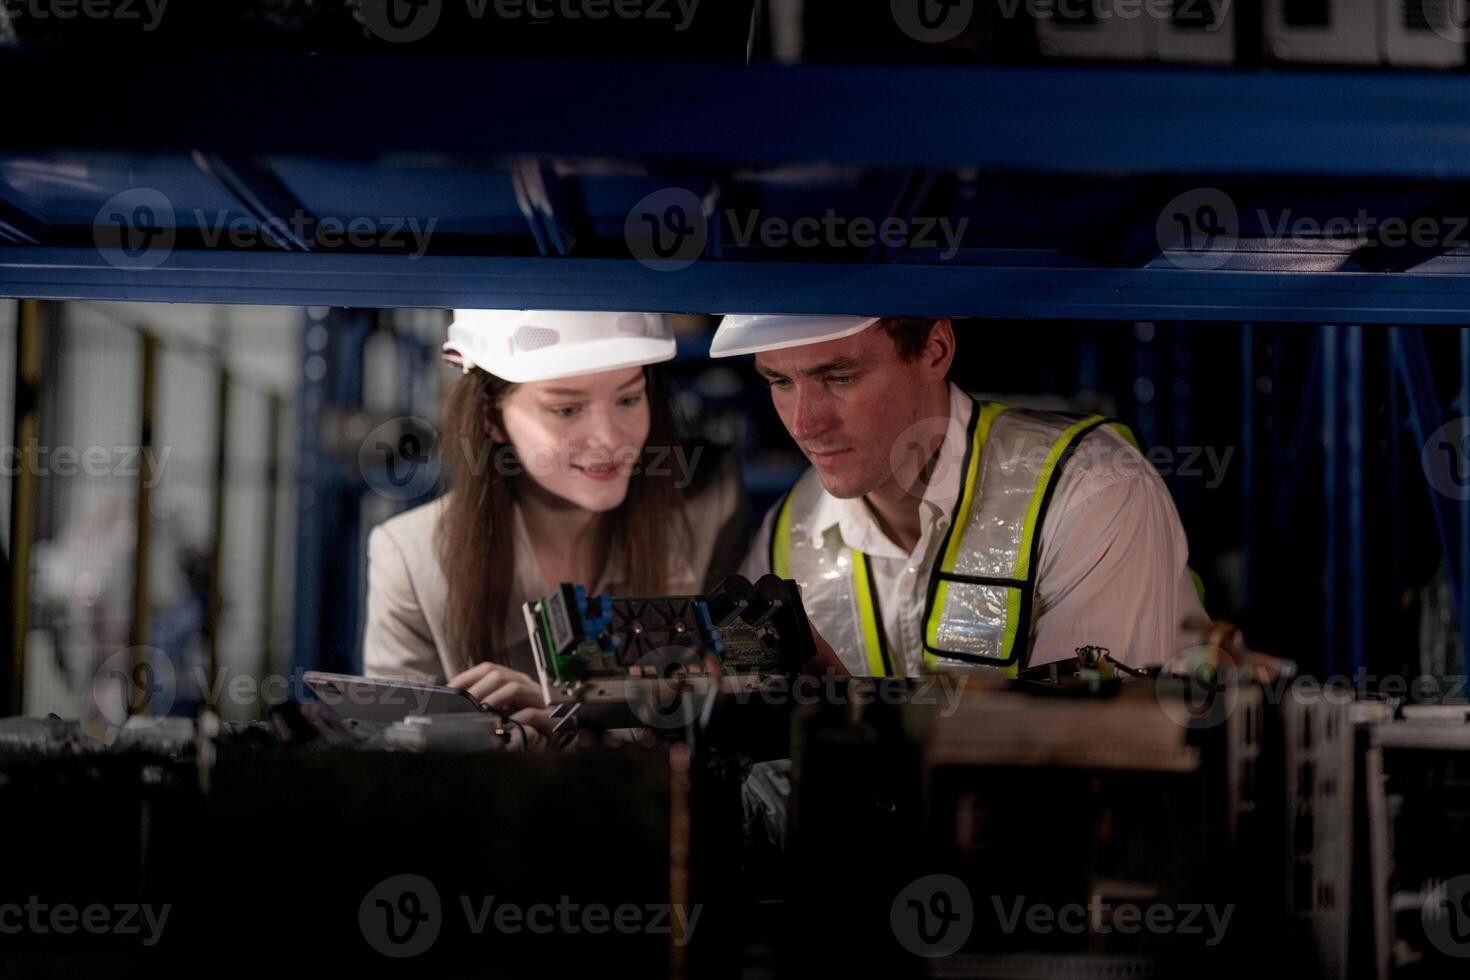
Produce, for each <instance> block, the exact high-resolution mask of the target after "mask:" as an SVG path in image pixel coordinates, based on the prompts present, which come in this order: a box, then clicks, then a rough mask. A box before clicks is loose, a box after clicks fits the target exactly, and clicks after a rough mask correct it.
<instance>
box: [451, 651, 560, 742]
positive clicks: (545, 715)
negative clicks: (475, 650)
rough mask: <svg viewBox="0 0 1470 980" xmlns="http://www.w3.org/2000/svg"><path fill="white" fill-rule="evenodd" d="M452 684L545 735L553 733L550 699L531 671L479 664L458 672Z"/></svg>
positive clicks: (515, 720)
mask: <svg viewBox="0 0 1470 980" xmlns="http://www.w3.org/2000/svg"><path fill="white" fill-rule="evenodd" d="M449 686H450V687H458V688H463V689H464V690H466V691H468V692H469V694H470V697H472V698H474V699H475V700H476V701H479V702H480V703H481V704H485V705H489V706H490V707H492V708H494V709H495V710H496V711H499V712H500V713H501V714H503V715H505V716H506V717H508V718H510V720H511V721H514V722H516V723H517V724H520V725H526V726H528V727H530V728H532V729H535V731H536V732H538V733H539V734H540V735H541V736H542V737H544V738H549V737H550V736H551V729H552V725H553V722H552V720H551V712H549V711H547V710H546V699H545V698H543V697H542V696H541V685H540V684H538V683H537V682H536V681H535V680H533V679H532V678H531V677H530V676H529V675H528V674H523V673H521V672H520V671H519V670H512V669H511V668H509V667H505V666H502V665H501V664H492V663H483V664H476V665H475V666H473V667H471V668H470V669H469V670H466V671H464V672H462V673H459V674H456V675H455V676H454V679H453V680H451V681H450V682H449Z"/></svg>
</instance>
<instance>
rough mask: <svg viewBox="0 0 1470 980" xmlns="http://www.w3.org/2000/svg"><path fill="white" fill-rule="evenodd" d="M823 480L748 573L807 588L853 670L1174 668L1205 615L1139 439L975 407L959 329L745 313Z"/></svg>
mask: <svg viewBox="0 0 1470 980" xmlns="http://www.w3.org/2000/svg"><path fill="white" fill-rule="evenodd" d="M710 353H711V355H712V356H714V357H731V356H735V355H739V354H755V355H756V358H755V366H756V370H757V371H759V372H760V373H761V374H762V375H763V376H764V377H765V378H766V379H767V381H769V382H770V386H771V397H772V400H773V401H774V403H775V406H776V411H777V413H778V414H779V415H780V416H781V421H782V422H783V423H785V425H786V429H787V431H788V432H790V433H791V436H792V438H793V439H795V440H796V442H797V444H798V445H799V446H800V447H801V450H802V452H803V453H805V454H806V456H807V459H809V460H810V461H811V463H812V466H811V468H810V469H809V470H808V471H807V472H806V473H805V474H804V475H803V476H802V477H801V479H800V480H798V481H797V484H796V486H795V487H793V488H792V490H791V491H790V492H789V493H788V494H787V495H786V497H785V498H783V499H782V500H781V501H780V502H779V503H778V504H777V506H775V507H773V508H772V509H771V511H770V513H768V514H767V515H766V518H765V521H764V523H763V525H762V527H761V530H760V533H759V534H758V535H757V536H756V540H755V544H754V546H753V548H752V550H751V552H750V554H749V555H748V557H747V559H746V562H745V565H744V566H743V568H742V573H743V574H745V575H746V576H747V577H749V578H751V579H754V578H756V577H758V576H759V575H762V574H765V573H766V572H769V571H775V572H776V573H777V574H779V575H782V576H783V577H789V578H794V579H796V580H797V582H798V583H799V584H800V585H801V587H802V596H803V602H804V604H805V606H806V608H807V613H808V615H809V617H810V618H811V620H812V623H813V624H814V626H815V627H816V629H817V630H818V632H819V633H820V634H821V635H822V637H823V639H825V640H826V642H827V643H829V644H830V645H831V646H832V648H833V651H834V652H835V654H836V656H837V658H838V659H840V660H841V662H842V664H843V665H844V667H846V669H847V670H848V671H850V672H851V673H853V674H855V675H866V676H883V675H906V676H913V675H916V674H919V673H922V672H924V671H926V670H934V669H940V668H953V667H957V666H981V667H991V668H996V669H999V670H1001V671H1003V672H1004V673H1006V674H1008V675H1011V676H1014V675H1016V674H1017V673H1018V672H1019V671H1021V670H1025V669H1027V668H1030V667H1037V666H1040V665H1043V664H1046V663H1051V662H1054V661H1058V660H1066V659H1070V658H1072V657H1074V656H1076V651H1077V649H1078V648H1079V647H1083V646H1098V647H1106V648H1108V649H1109V651H1111V654H1112V658H1113V659H1114V660H1115V661H1116V662H1119V663H1122V664H1125V665H1128V666H1132V667H1142V666H1144V665H1148V664H1157V663H1162V662H1163V661H1165V660H1166V659H1168V658H1169V657H1170V656H1172V655H1173V654H1175V653H1177V652H1180V651H1181V650H1183V649H1186V648H1188V647H1189V646H1191V645H1192V644H1193V643H1194V642H1195V641H1194V640H1192V639H1191V638H1190V637H1189V635H1188V634H1187V633H1186V632H1185V630H1184V629H1183V628H1182V627H1183V623H1184V622H1185V621H1186V620H1189V621H1197V620H1198V621H1203V620H1206V619H1207V617H1206V616H1205V612H1204V608H1203V606H1202V605H1201V603H1200V599H1199V597H1198V595H1197V594H1196V591H1195V587H1194V583H1193V578H1192V575H1191V573H1190V571H1189V568H1188V564H1187V562H1188V546H1187V544H1186V541H1185V537H1184V531H1183V528H1182V527H1181V526H1180V523H1179V515H1178V513H1177V512H1176V511H1175V509H1174V504H1173V501H1172V500H1171V499H1170V497H1169V493H1168V490H1167V489H1166V488H1165V487H1164V484H1163V481H1162V480H1161V479H1160V478H1159V475H1158V473H1157V472H1155V471H1154V469H1153V467H1152V466H1150V465H1149V464H1148V462H1147V461H1146V460H1145V459H1144V458H1143V456H1142V455H1141V454H1140V453H1139V451H1138V449H1137V448H1136V447H1135V446H1134V445H1133V444H1132V441H1131V440H1132V437H1131V435H1130V434H1128V433H1127V431H1126V430H1125V429H1123V428H1122V427H1121V426H1118V425H1116V424H1114V423H1110V422H1109V420H1107V419H1104V418H1102V417H1100V416H1095V417H1090V418H1089V417H1083V416H1071V415H1061V414H1056V413H1041V412H1032V411H1027V410H1021V409H1008V408H1006V407H1005V406H1001V405H997V404H995V403H977V402H976V401H975V400H974V399H972V398H970V396H968V395H967V394H965V393H964V392H963V391H962V390H960V388H959V387H958V386H956V385H953V384H951V383H950V382H949V381H948V374H949V370H950V366H951V364H952V363H953V361H954V356H955V336H954V329H953V327H952V325H951V324H950V321H949V320H947V319H938V320H934V319H922V320H920V319H909V318H904V319H892V318H888V319H884V318H878V317H836V316H830V317H793V316H729V317H726V318H725V319H724V321H723V322H722V323H721V325H720V328H719V331H718V332H717V333H716V335H715V339H714V343H713V345H712V347H711V351H710Z"/></svg>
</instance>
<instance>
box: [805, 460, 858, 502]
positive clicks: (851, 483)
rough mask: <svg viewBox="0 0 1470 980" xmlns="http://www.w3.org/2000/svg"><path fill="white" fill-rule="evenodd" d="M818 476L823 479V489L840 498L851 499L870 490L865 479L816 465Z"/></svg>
mask: <svg viewBox="0 0 1470 980" xmlns="http://www.w3.org/2000/svg"><path fill="white" fill-rule="evenodd" d="M814 468H815V469H816V471H817V478H818V479H819V480H821V481H822V489H823V490H826V491H827V492H828V493H829V494H831V495H832V496H834V497H836V498H837V499H838V500H851V499H853V498H854V497H861V496H863V495H864V494H866V493H867V492H868V490H869V487H867V486H866V485H865V484H864V483H863V481H861V480H858V479H855V478H854V477H852V476H850V475H848V474H843V473H828V472H825V471H824V470H823V469H822V468H821V467H820V466H817V467H814Z"/></svg>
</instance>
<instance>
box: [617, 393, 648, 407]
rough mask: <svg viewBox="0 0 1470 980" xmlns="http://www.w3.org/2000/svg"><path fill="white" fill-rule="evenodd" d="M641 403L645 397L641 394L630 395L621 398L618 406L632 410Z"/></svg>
mask: <svg viewBox="0 0 1470 980" xmlns="http://www.w3.org/2000/svg"><path fill="white" fill-rule="evenodd" d="M641 401H643V395H642V394H641V393H640V394H637V395H628V396H627V397H626V398H620V399H618V404H619V405H622V406H623V407H624V408H632V407H633V406H634V405H637V404H638V403H639V402H641Z"/></svg>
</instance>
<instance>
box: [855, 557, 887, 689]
mask: <svg viewBox="0 0 1470 980" xmlns="http://www.w3.org/2000/svg"><path fill="white" fill-rule="evenodd" d="M852 591H853V596H854V597H855V598H856V599H857V604H858V619H859V621H860V622H861V623H862V627H863V649H864V650H866V651H867V653H868V670H869V671H871V674H870V675H869V676H872V677H882V676H884V675H885V674H886V673H887V671H885V670H884V669H883V647H882V643H883V639H882V634H881V633H879V632H878V631H879V630H881V629H882V628H883V624H882V623H880V622H878V615H877V611H876V610H874V609H873V602H872V595H873V592H872V584H871V582H870V581H869V580H868V560H867V556H866V555H864V554H863V553H862V552H861V551H858V550H857V549H856V548H854V549H852Z"/></svg>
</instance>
